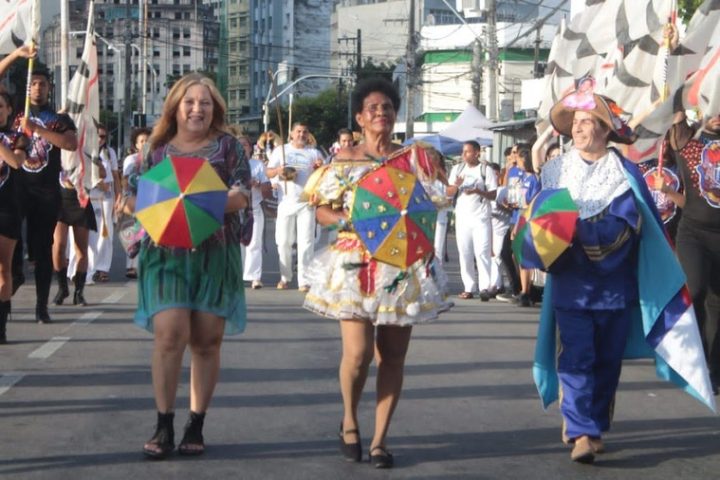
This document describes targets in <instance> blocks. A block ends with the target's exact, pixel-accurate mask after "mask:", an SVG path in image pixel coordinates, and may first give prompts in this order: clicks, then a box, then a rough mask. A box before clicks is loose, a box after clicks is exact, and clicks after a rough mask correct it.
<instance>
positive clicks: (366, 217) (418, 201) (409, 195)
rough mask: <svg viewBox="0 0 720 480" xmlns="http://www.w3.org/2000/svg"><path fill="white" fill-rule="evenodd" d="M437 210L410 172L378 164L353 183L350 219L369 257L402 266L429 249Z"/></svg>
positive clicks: (419, 257)
mask: <svg viewBox="0 0 720 480" xmlns="http://www.w3.org/2000/svg"><path fill="white" fill-rule="evenodd" d="M436 217H437V210H436V208H435V206H434V205H433V203H432V201H431V200H430V197H429V196H428V195H427V193H426V192H425V189H424V188H423V186H422V184H421V183H420V182H419V181H418V179H417V178H416V177H415V175H413V174H412V173H409V172H407V171H404V170H400V169H398V168H395V167H391V166H389V165H382V166H380V167H378V168H376V169H374V170H372V171H371V172H369V173H367V174H366V175H365V176H363V177H362V178H361V179H360V180H359V181H358V182H357V186H356V187H355V193H354V197H353V203H352V207H351V209H350V221H351V222H352V226H353V229H354V230H355V232H356V233H357V234H358V236H359V237H360V239H361V240H362V242H363V243H364V244H365V247H366V248H367V249H368V251H369V252H370V254H371V255H372V257H373V258H374V259H375V260H377V261H379V262H384V263H388V264H390V265H394V266H396V267H398V268H400V269H402V270H405V269H407V267H408V266H410V265H412V264H413V263H415V262H416V261H418V260H419V259H422V258H426V257H427V256H428V255H429V254H431V253H432V252H433V238H434V236H435V219H436Z"/></svg>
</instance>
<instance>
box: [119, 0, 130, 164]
mask: <svg viewBox="0 0 720 480" xmlns="http://www.w3.org/2000/svg"><path fill="white" fill-rule="evenodd" d="M130 24H131V20H130V0H125V35H124V37H125V38H124V40H125V94H124V98H125V105H124V106H123V114H124V115H123V116H124V117H125V122H124V125H123V145H124V146H125V147H127V146H128V145H130V125H132V123H133V119H132V98H131V97H132V89H131V86H132V65H131V58H130V55H131V53H132V51H131V50H130V48H131V47H130V44H131V43H132V31H131V30H130ZM119 153H120V152H118V154H119Z"/></svg>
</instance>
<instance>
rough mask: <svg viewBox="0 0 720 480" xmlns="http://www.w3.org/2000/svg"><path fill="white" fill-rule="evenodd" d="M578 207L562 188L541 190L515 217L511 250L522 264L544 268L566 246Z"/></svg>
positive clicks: (572, 230) (573, 232)
mask: <svg viewBox="0 0 720 480" xmlns="http://www.w3.org/2000/svg"><path fill="white" fill-rule="evenodd" d="M577 218H578V209H577V206H576V205H575V202H573V199H572V198H571V197H570V192H569V191H568V190H567V189H566V188H559V189H547V190H541V191H540V193H538V194H537V195H536V196H535V198H533V200H532V201H531V202H530V205H528V207H527V208H526V209H525V211H524V212H523V214H522V215H521V216H520V218H519V219H518V223H517V225H516V227H515V229H516V230H515V238H514V239H513V242H512V248H513V252H514V253H515V258H516V259H517V261H518V263H519V264H520V265H521V266H522V267H523V268H539V269H541V270H547V269H548V268H550V265H552V264H553V262H554V261H555V260H557V259H558V257H559V256H560V255H561V254H562V253H563V252H564V251H565V250H566V249H567V248H568V247H569V246H570V243H571V242H572V238H573V235H574V234H575V224H576V221H577Z"/></svg>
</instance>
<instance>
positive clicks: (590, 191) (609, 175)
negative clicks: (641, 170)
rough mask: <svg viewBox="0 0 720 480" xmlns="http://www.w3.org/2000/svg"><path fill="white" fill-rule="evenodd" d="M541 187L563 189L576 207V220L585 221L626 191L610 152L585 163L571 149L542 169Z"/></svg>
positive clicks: (617, 160) (618, 163) (621, 171)
mask: <svg viewBox="0 0 720 480" xmlns="http://www.w3.org/2000/svg"><path fill="white" fill-rule="evenodd" d="M542 187H543V188H567V189H568V190H569V192H570V196H571V197H572V199H573V200H574V201H575V203H576V204H577V207H578V210H579V212H580V218H582V219H585V218H589V217H592V216H595V215H597V214H598V213H600V212H602V211H603V210H604V209H605V208H607V206H608V205H610V203H611V202H612V201H613V200H614V199H615V198H616V197H617V196H618V195H621V194H623V193H625V192H626V191H628V190H629V189H630V183H629V182H628V180H627V177H626V176H625V170H624V168H623V166H622V162H621V160H620V157H619V156H618V155H617V153H615V151H614V150H612V149H611V150H608V153H607V155H605V156H604V157H603V158H601V159H599V160H597V161H595V162H592V163H587V162H586V161H585V160H583V159H582V157H581V156H580V152H578V151H577V149H575V148H573V149H571V150H570V151H569V152H568V153H566V154H565V155H562V156H559V157H555V158H554V159H552V160H550V161H549V162H547V163H546V164H545V165H544V166H543V169H542Z"/></svg>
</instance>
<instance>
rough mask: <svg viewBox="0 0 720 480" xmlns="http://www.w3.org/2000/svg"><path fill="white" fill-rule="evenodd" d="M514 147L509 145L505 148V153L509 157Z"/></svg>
mask: <svg viewBox="0 0 720 480" xmlns="http://www.w3.org/2000/svg"><path fill="white" fill-rule="evenodd" d="M512 149H513V147H507V148H506V149H505V153H504V155H505V156H506V157H509V156H510V154H511V153H512Z"/></svg>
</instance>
